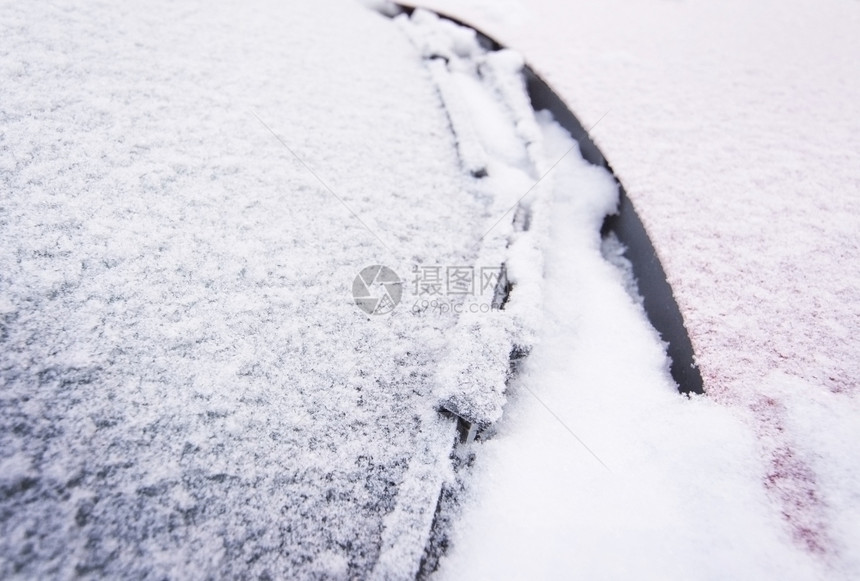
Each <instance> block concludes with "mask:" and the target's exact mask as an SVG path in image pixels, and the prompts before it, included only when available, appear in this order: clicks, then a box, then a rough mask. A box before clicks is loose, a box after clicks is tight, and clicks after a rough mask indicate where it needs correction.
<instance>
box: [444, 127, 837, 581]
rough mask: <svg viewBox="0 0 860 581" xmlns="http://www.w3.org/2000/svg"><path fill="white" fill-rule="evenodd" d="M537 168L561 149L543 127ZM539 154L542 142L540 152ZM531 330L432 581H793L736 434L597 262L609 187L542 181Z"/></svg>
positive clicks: (812, 570)
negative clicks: (540, 323) (684, 392)
mask: <svg viewBox="0 0 860 581" xmlns="http://www.w3.org/2000/svg"><path fill="white" fill-rule="evenodd" d="M543 119H544V124H543V126H544V131H545V134H546V135H545V138H544V140H543V142H544V144H546V146H547V154H548V156H549V157H553V156H556V157H558V156H560V155H562V154H564V152H565V151H566V150H567V149H568V148H569V147H570V145H571V141H570V138H569V136H567V135H566V134H564V132H563V130H561V129H560V128H559V127H558V126H557V125H555V124H554V122H552V121H551V120H549V119H548V118H546V117H543ZM550 145H554V147H551V146H550ZM553 175H554V183H555V188H556V194H555V203H554V206H553V220H552V244H550V245H549V246H548V247H547V251H546V255H547V256H546V281H545V288H546V289H547V290H546V304H545V308H546V316H545V318H544V320H545V321H546V324H545V326H544V327H543V329H542V330H541V333H540V342H539V344H538V345H537V346H536V347H535V348H534V350H533V351H532V353H531V355H530V356H529V358H528V359H527V360H526V362H525V363H524V365H523V368H522V372H521V373H520V375H519V376H518V377H517V378H516V379H515V380H514V382H513V383H512V384H511V386H510V387H509V390H508V393H509V400H510V401H509V402H508V404H507V406H506V408H505V415H504V417H503V418H502V420H501V422H500V423H499V425H498V426H497V428H496V432H495V434H494V435H493V437H492V438H490V439H487V440H485V441H483V442H481V441H479V442H476V443H475V444H473V448H474V454H475V458H476V459H475V466H474V468H473V473H472V474H471V481H470V482H471V485H470V486H469V491H468V495H467V497H466V500H465V503H464V504H465V505H466V509H465V511H464V514H463V515H462V517H461V519H460V521H459V522H458V523H457V524H456V525H455V526H454V530H455V532H454V534H453V535H452V540H451V547H452V548H451V549H450V551H449V554H448V556H446V557H444V558H443V560H442V566H441V569H440V573H439V575H438V577H439V578H441V579H461V578H476V579H497V578H498V579H502V578H504V579H519V578H526V577H529V578H531V577H534V578H583V579H594V578H600V579H629V578H630V577H634V576H635V577H637V578H643V579H668V578H671V579H676V578H677V579H682V578H694V579H699V578H770V577H778V578H785V579H803V578H809V577H811V576H816V575H820V574H821V573H822V571H821V570H820V569H819V568H818V566H817V565H816V564H815V563H810V562H809V561H808V560H807V559H805V558H804V555H803V554H802V553H798V552H796V551H794V550H793V548H792V547H791V544H790V539H789V535H788V533H787V531H785V530H783V527H782V526H781V525H782V523H781V519H780V518H779V515H778V514H776V513H775V512H774V511H773V506H772V504H771V503H770V501H769V499H768V497H767V494H766V493H765V490H764V489H763V488H762V487H761V486H760V484H759V483H758V481H757V478H756V476H757V468H758V467H757V465H756V461H755V456H756V450H755V445H754V439H753V438H752V434H751V433H750V430H749V428H748V427H747V426H745V425H744V423H743V422H742V421H740V420H739V419H738V418H736V417H734V415H733V414H732V413H731V412H730V411H729V410H727V409H725V408H723V407H722V406H720V405H718V404H716V403H714V402H713V401H711V400H710V399H708V398H706V397H699V396H694V397H693V398H691V399H688V398H687V397H685V396H681V395H679V394H678V392H677V389H676V387H675V385H674V383H673V382H672V379H671V377H670V376H669V373H668V366H667V360H666V356H665V352H664V350H663V347H662V345H661V343H660V341H659V339H658V338H657V337H656V332H655V331H654V330H653V328H652V327H650V325H649V324H648V322H647V319H646V317H645V314H644V311H643V310H642V308H641V306H640V305H639V303H638V302H637V301H636V300H635V299H634V298H633V297H631V296H630V295H629V294H628V293H627V292H626V289H625V286H624V285H623V277H624V273H623V271H621V270H620V269H618V268H616V267H615V266H614V265H611V264H610V263H608V262H607V261H606V260H605V259H604V257H603V255H602V253H601V241H600V236H599V230H600V223H601V221H602V219H603V216H604V215H605V214H606V212H607V209H609V208H611V205H612V204H613V203H614V200H615V197H616V195H617V190H616V186H615V183H614V181H613V180H612V179H611V177H610V175H609V174H608V173H607V172H606V171H604V170H602V169H598V168H596V167H594V166H590V165H589V164H588V163H587V162H585V161H584V160H583V159H582V158H581V157H580V156H579V155H570V156H567V157H565V159H564V160H563V161H562V162H561V163H560V164H559V165H558V166H557V167H556V168H555V170H554V172H553Z"/></svg>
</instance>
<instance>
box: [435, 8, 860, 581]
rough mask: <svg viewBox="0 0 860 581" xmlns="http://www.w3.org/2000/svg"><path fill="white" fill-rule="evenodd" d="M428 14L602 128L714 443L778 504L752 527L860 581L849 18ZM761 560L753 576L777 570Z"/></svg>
mask: <svg viewBox="0 0 860 581" xmlns="http://www.w3.org/2000/svg"><path fill="white" fill-rule="evenodd" d="M425 5H426V6H428V7H429V8H433V9H438V10H440V11H442V12H445V13H448V14H451V15H453V16H455V17H458V18H460V19H462V20H464V21H466V22H469V23H471V24H473V25H475V26H477V27H478V28H479V29H481V30H483V31H484V32H486V33H488V34H490V35H492V36H493V37H494V38H496V39H497V40H499V41H500V42H502V43H503V44H505V45H507V46H509V47H513V48H516V49H517V50H520V51H522V52H523V53H524V55H525V57H526V61H527V62H528V63H529V64H530V66H532V67H533V68H535V69H536V70H537V71H538V73H539V74H541V75H542V76H543V77H544V78H545V79H546V80H547V81H548V82H549V83H550V85H551V86H553V87H554V88H555V89H556V90H557V91H558V92H559V93H560V95H561V96H562V98H563V99H564V100H565V101H566V102H567V103H568V104H569V105H570V106H571V107H572V109H573V111H574V112H575V113H576V114H577V115H578V116H579V117H580V119H582V121H583V124H584V125H585V126H586V127H589V126H591V125H593V124H594V123H595V122H598V121H599V124H598V125H597V126H596V127H595V128H594V130H593V131H592V132H591V134H592V137H593V138H594V140H595V141H596V143H597V144H598V145H599V146H600V147H601V149H602V151H603V153H604V154H605V155H606V157H607V158H608V160H609V161H610V163H611V164H612V167H613V169H614V171H615V172H616V174H617V175H618V176H619V178H620V179H621V181H622V182H623V183H624V185H625V188H626V190H627V192H628V194H629V196H630V198H631V199H632V201H633V203H634V204H635V206H636V208H637V211H638V213H639V214H640V216H641V217H642V219H643V222H644V223H645V225H646V227H647V229H648V231H649V235H650V236H651V238H652V241H653V242H654V245H655V247H656V248H657V251H658V253H659V255H660V258H661V261H662V263H663V266H664V268H665V270H666V273H667V276H668V278H669V282H670V284H671V285H672V288H673V291H674V294H675V297H676V299H677V300H678V303H679V305H680V307H681V311H682V314H683V316H684V318H685V323H686V325H687V328H688V331H689V333H690V336H691V339H692V342H693V346H694V348H695V351H696V354H697V363H698V364H699V366H700V368H701V370H702V373H703V375H704V380H705V389H706V391H707V393H708V398H709V399H710V400H712V401H713V402H715V403H718V404H720V405H721V406H723V407H724V408H725V410H727V411H728V413H730V414H731V415H732V416H733V417H734V418H736V420H738V421H740V422H741V423H742V424H743V426H735V428H733V429H732V428H729V427H727V428H726V430H727V431H726V434H725V436H724V437H725V438H731V437H736V436H739V434H742V433H743V431H744V430H745V432H746V437H747V438H748V439H749V442H748V443H747V444H748V445H747V448H746V451H745V452H743V453H745V454H746V455H747V457H748V459H750V461H752V462H754V463H755V465H754V469H753V470H748V471H746V472H743V474H745V478H747V479H748V480H749V482H750V483H751V485H754V486H758V487H759V488H760V489H761V490H763V491H765V493H766V498H767V499H768V502H771V503H772V504H773V506H772V507H771V509H770V511H769V512H768V513H767V514H762V513H760V512H756V511H754V512H753V513H751V514H753V515H755V516H754V517H751V518H754V519H758V518H761V519H764V521H761V522H766V523H768V524H767V526H768V527H771V524H772V523H771V521H772V520H773V518H774V517H776V518H777V519H779V520H781V526H782V528H783V531H784V533H785V534H786V535H787V539H786V540H784V543H785V545H786V546H787V547H788V549H786V548H785V547H783V548H780V549H779V550H778V551H777V554H784V553H786V551H789V552H790V551H794V552H796V553H798V554H799V555H802V556H796V555H794V556H790V557H788V556H787V557H786V559H787V562H790V563H795V562H796V561H797V560H798V559H800V560H801V561H803V560H804V559H806V560H808V561H809V562H810V563H813V565H809V566H811V567H812V568H813V571H810V569H809V568H808V566H798V569H797V570H796V571H795V574H797V575H801V576H805V575H807V574H808V575H809V576H822V575H823V576H826V577H840V576H843V577H846V578H853V577H856V576H857V574H858V573H857V572H858V566H857V563H858V558H860V557H858V555H860V553H858V549H857V547H858V546H860V542H858V541H860V537H858V531H857V528H856V526H854V525H853V524H849V523H855V522H858V521H860V498H858V490H860V469H858V466H860V463H858V455H857V453H856V447H855V446H853V445H852V444H850V443H849V442H853V441H856V439H857V438H858V436H860V432H858V430H860V422H858V421H857V414H856V410H857V405H858V404H857V377H858V376H860V368H858V362H860V357H858V353H860V343H858V337H860V312H858V310H857V304H858V302H860V296H858V294H857V293H858V289H860V285H858V281H860V271H858V262H857V260H856V256H857V253H858V248H860V238H858V236H860V222H858V217H860V208H858V206H857V204H858V200H860V195H858V194H860V174H858V168H860V164H858V163H857V162H858V160H857V152H858V151H860V141H858V135H860V117H858V114H857V107H856V103H857V102H858V101H860V78H858V76H857V75H856V72H855V70H856V64H855V62H854V61H855V60H856V58H855V56H854V55H856V54H857V52H858V48H860V47H858V39H857V38H858V37H857V34H856V30H857V28H858V24H860V8H858V5H857V4H856V3H846V2H840V1H838V0H828V1H826V2H816V3H813V2H807V1H805V0H792V1H791V2H776V1H772V0H760V1H758V2H755V3H752V4H751V3H747V2H740V1H728V2H720V3H708V2H704V1H690V2H659V1H657V0H652V1H647V2H633V1H630V0H609V1H606V2H588V1H582V2H574V3H564V2H558V1H556V0H536V1H534V2H529V3H525V2H520V1H517V0H510V1H507V2H487V1H484V0H469V1H465V2H450V1H448V0H430V1H428V2H427V3H426V4H425ZM609 250H610V253H611V249H609ZM547 286H548V287H550V286H552V285H551V284H550V283H548V284H547ZM535 355H537V353H535ZM725 410H724V412H723V413H725ZM599 413H600V414H601V415H602V414H605V413H609V412H608V411H607V410H604V409H602V408H601V410H600V412H599ZM714 413H717V412H716V411H715V412H714ZM660 417H662V416H660ZM659 421H660V420H659V419H654V420H650V419H648V420H647V421H646V420H643V422H645V423H644V425H641V424H637V425H636V428H635V429H636V433H637V434H646V435H647V432H648V431H649V430H650V429H656V426H657V423H658V422H659ZM523 429H525V428H523ZM529 429H534V428H533V427H532V426H529ZM733 430H734V431H733ZM738 430H741V432H738ZM699 431H700V428H698V427H696V428H695V429H693V430H691V435H690V436H689V437H695V438H696V439H698V438H699ZM719 445H721V443H719V442H714V443H712V444H711V446H719ZM703 447H706V445H705V446H703ZM738 453H741V451H738ZM479 456H480V455H479ZM508 460H510V459H508ZM662 461H663V462H666V465H665V468H664V471H665V474H667V475H669V474H671V475H672V478H681V479H687V480H689V482H699V481H700V477H701V475H699V474H695V473H691V472H690V471H687V470H683V469H682V468H679V467H677V466H675V465H673V459H672V458H671V455H670V454H669V453H667V454H666V455H665V457H662ZM708 474H710V472H708ZM467 520H468V519H467ZM529 522H531V521H529ZM534 522H539V519H537V518H536V519H535V521H534ZM760 524H761V523H760ZM464 526H467V525H464ZM618 526H619V528H620V529H622V530H623V528H624V525H623V523H619V524H618ZM768 530H770V528H768ZM769 534H770V533H769ZM763 543H764V541H762V543H758V542H757V541H756V542H755V544H754V546H763ZM595 551H597V552H599V553H600V554H602V555H606V553H607V551H609V549H608V548H606V549H604V550H603V551H602V552H601V551H599V550H598V549H595ZM744 554H745V553H744V551H743V550H742V548H738V549H737V557H738V558H739V559H740V558H741V556H742V555H744ZM792 555H793V553H792ZM614 558H617V557H614ZM677 558H678V560H679V562H683V559H681V558H680V557H677ZM727 558H728V556H727ZM476 561H480V559H476ZM458 563H460V564H462V561H458ZM763 563H764V562H763V561H761V562H760V563H759V565H761V567H759V568H757V567H756V565H755V564H754V563H750V570H753V571H755V570H757V571H759V572H761V573H762V574H765V575H766V576H768V577H772V576H776V575H777V574H776V573H774V572H768V569H767V568H766V567H765V565H764V564H763ZM774 566H776V565H774ZM822 568H823V569H822ZM822 570H824V571H826V573H821V571H822ZM704 571H707V569H704ZM601 576H602V575H601ZM691 576H699V575H691ZM701 576H708V574H707V572H705V573H702V574H701ZM717 576H719V577H723V576H726V575H723V574H719V575H717ZM742 576H749V575H742ZM583 577H588V575H583Z"/></svg>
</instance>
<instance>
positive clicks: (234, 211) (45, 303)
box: [0, 1, 485, 578]
mask: <svg viewBox="0 0 860 581" xmlns="http://www.w3.org/2000/svg"><path fill="white" fill-rule="evenodd" d="M0 11H2V12H0V14H2V16H0V22H2V25H0V26H2V29H3V30H2V31H0V55H2V56H0V68H2V75H3V78H4V79H11V80H12V81H11V82H6V83H4V84H3V86H2V88H1V89H0V103H2V105H0V118H2V126H3V133H2V145H0V151H2V160H3V161H2V167H3V170H2V173H0V239H2V242H0V297H2V303H0V308H2V317H3V318H2V327H0V330H2V332H0V340H2V342H3V345H2V348H0V386H2V388H0V398H2V400H0V410H2V411H0V462H2V467H3V471H2V474H0V514H2V517H0V576H2V577H4V578H9V577H12V576H16V575H17V576H19V577H26V578H70V577H74V576H76V575H82V576H108V577H146V578H162V577H180V578H185V577H192V578H193V577H198V576H204V577H205V576H219V577H239V576H248V577H260V578H266V577H268V578H285V577H305V578H307V577H313V576H318V577H326V576H349V577H356V576H367V575H369V574H370V572H371V571H372V569H373V567H374V566H375V565H376V563H377V561H379V560H380V551H381V550H382V549H383V543H382V538H383V531H384V529H385V527H386V518H387V517H388V516H389V515H391V514H394V513H396V507H397V504H398V502H399V499H400V496H399V494H398V492H399V490H400V489H401V488H408V487H409V486H412V485H413V484H414V483H413V482H411V481H406V482H405V484H404V481H405V479H406V478H407V475H410V474H412V472H411V471H412V470H413V466H416V465H420V464H421V463H422V462H423V460H422V457H421V451H422V450H424V449H433V448H434V447H439V446H440V444H439V441H440V440H441V442H442V444H441V445H442V446H443V447H444V446H445V445H447V446H448V447H450V444H451V442H452V441H453V437H452V436H453V434H452V432H451V431H450V429H448V427H449V426H450V422H446V421H444V420H443V419H441V418H440V417H439V416H438V414H437V413H436V411H435V409H434V404H435V401H436V400H435V399H434V398H433V396H432V388H433V382H432V376H433V372H434V371H435V369H436V365H437V363H438V359H439V357H440V353H441V352H442V351H443V350H444V346H445V344H446V340H445V335H444V333H445V330H446V329H449V328H451V327H452V326H453V325H454V323H455V321H456V318H455V317H454V316H453V315H447V316H435V317H425V318H420V317H416V316H413V315H412V314H411V313H410V312H409V311H408V310H406V309H402V310H400V311H397V312H396V313H395V316H390V317H383V318H380V317H372V316H367V315H365V314H364V313H363V312H362V311H361V310H360V309H358V308H357V307H356V305H355V304H353V300H352V297H351V294H350V292H351V288H352V281H353V278H354V277H355V276H356V275H357V274H358V272H359V271H360V270H361V269H362V268H364V267H365V266H368V265H372V264H380V263H381V264H385V265H387V266H389V267H391V268H392V269H394V270H395V272H398V273H399V274H400V275H401V276H406V274H407V273H408V272H409V269H410V267H411V266H412V265H414V264H416V263H432V262H439V263H442V264H459V263H466V264H470V263H472V261H473V260H474V259H475V256H476V255H475V249H476V248H477V244H478V239H479V237H480V234H481V232H482V231H483V225H484V221H485V217H484V215H483V202H482V201H481V200H479V199H476V198H475V197H474V196H473V195H472V194H471V193H470V192H471V181H472V178H470V177H468V176H467V175H465V174H463V172H462V171H461V168H460V164H459V160H458V157H457V155H456V149H455V143H454V141H453V136H452V135H451V133H450V130H449V128H448V120H447V117H446V112H445V110H444V108H443V106H442V103H441V102H440V101H439V99H438V97H437V94H436V91H435V88H434V86H433V84H432V82H431V78H430V75H429V73H428V72H427V70H426V68H425V67H424V64H423V62H422V60H421V56H420V54H419V53H418V52H417V51H416V50H415V49H414V48H413V47H412V45H411V43H410V41H409V40H408V39H407V38H406V37H405V35H404V34H403V33H402V32H401V31H400V30H398V28H397V27H396V26H395V25H393V24H392V23H391V22H390V21H389V20H388V19H386V18H384V17H382V16H380V15H379V14H376V13H374V12H373V11H370V10H367V9H366V8H364V7H362V6H358V5H356V4H354V3H351V2H334V1H331V2H320V3H315V4H314V5H296V6H293V5H290V6H287V5H283V4H280V3H269V2H254V1H252V2H224V3H218V4H217V5H212V6H209V5H203V4H198V3H196V2H162V3H145V4H122V5H119V4H117V5H110V4H109V5H105V4H103V3H95V2H86V1H67V2H57V3H51V4H17V3H4V4H3V5H2V8H0ZM370 39H373V40H370ZM335 40H336V42H335ZM416 111H419V112H420V114H418V115H416ZM269 128H271V132H270V130H269ZM272 133H275V134H276V135H273V134H272ZM276 136H277V138H276ZM281 140H282V141H283V143H282V142H281ZM290 150H292V151H294V152H295V153H296V155H297V156H298V157H299V159H300V160H301V162H300V161H299V160H297V159H296V158H295V157H294V155H293V154H292V153H291V151H290ZM309 168H310V170H312V171H313V173H311V171H309ZM314 174H317V175H318V176H319V177H320V179H322V180H323V181H324V182H325V185H323V184H322V183H321V182H320V180H319V179H317V177H315V175H314ZM330 190H331V191H330ZM338 198H339V199H338ZM365 226H367V227H365ZM368 229H369V230H370V231H368ZM379 239H382V243H381V242H380V240H379ZM401 307H402V305H401ZM446 429H447V430H448V431H446ZM437 492H438V491H437ZM435 500H436V497H435V496H434V497H433V498H432V499H430V501H429V502H430V506H429V508H428V509H427V510H429V511H430V512H431V514H432V510H433V505H434V503H435ZM428 527H429V523H428ZM422 543H423V541H422ZM422 547H423V544H422ZM407 566H408V564H407ZM416 566H417V565H416Z"/></svg>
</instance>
